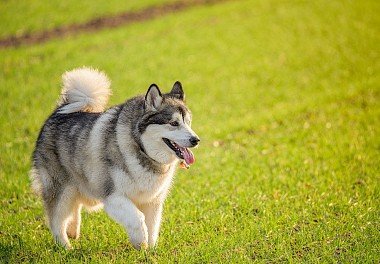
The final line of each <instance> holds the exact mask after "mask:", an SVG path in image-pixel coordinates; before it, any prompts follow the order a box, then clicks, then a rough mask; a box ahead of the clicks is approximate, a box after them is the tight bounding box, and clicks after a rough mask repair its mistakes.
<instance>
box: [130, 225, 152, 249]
mask: <svg viewBox="0 0 380 264" xmlns="http://www.w3.org/2000/svg"><path fill="white" fill-rule="evenodd" d="M128 235H129V239H130V241H131V243H132V245H133V247H134V248H136V249H146V248H147V247H148V228H147V227H146V225H145V222H142V223H140V224H139V225H138V226H136V227H134V228H130V229H129V232H128Z"/></svg>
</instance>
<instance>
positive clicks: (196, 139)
mask: <svg viewBox="0 0 380 264" xmlns="http://www.w3.org/2000/svg"><path fill="white" fill-rule="evenodd" d="M199 141H201V140H200V139H199V138H198V137H191V138H190V143H191V145H193V147H194V146H196V145H198V142H199Z"/></svg>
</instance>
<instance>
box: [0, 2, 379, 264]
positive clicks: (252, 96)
mask: <svg viewBox="0 0 380 264" xmlns="http://www.w3.org/2000/svg"><path fill="white" fill-rule="evenodd" d="M73 4H74V2H73ZM101 8H102V7H101V4H100V3H99V9H101ZM119 11H122V10H119ZM14 12H15V11H14ZM379 13H380V4H379V2H378V1H327V0H326V1H325V0H319V1H291V0H281V1H275V0H255V1H229V2H224V3H219V4H216V5H211V6H201V7H199V6H198V7H196V8H193V9H189V10H187V11H184V12H180V13H176V14H171V15H166V16H163V17H160V18H156V19H154V20H151V21H146V22H141V23H136V24H133V25H129V26H125V27H120V28H117V29H112V30H103V31H99V32H96V33H91V34H90V33H88V34H81V35H78V36H73V37H70V38H65V39H55V40H52V41H50V42H48V43H45V44H41V45H35V46H29V47H20V48H8V49H2V50H0V131H1V134H0V135H1V136H0V148H1V149H0V202H1V207H0V262H9V263H15V262H16V263H17V262H25V263H30V262H38V263H52V262H64V263H66V262H68V263H77V262H91V263H110V262H119V263H134V262H140V263H141V262H148V263H168V262H179V263H207V262H212V263H237V262H242V263H243V262H259V263H261V262H264V263H268V262H269V263H279V262H293V263H299V262H304V263H317V262H322V263H334V262H338V263H354V262H359V263H378V262H379V260H380V253H379V252H380V231H379V230H380V223H379V216H380V208H379V198H380V197H379V196H380V188H379V185H380V184H379V183H380V165H379V164H380V155H379V151H380V136H379V133H380V129H379V126H380V107H379V99H380V87H379V86H380V77H379V70H380V67H379V66H380V63H379V59H380V58H379V52H380V48H379V43H380V30H379V28H380V16H379ZM67 16H68V17H69V15H67ZM31 20H32V21H33V20H34V19H33V18H31ZM67 21H73V20H70V18H68V20H67ZM0 25H1V26H2V27H6V25H4V24H3V23H1V22H0ZM4 30H5V29H4ZM9 32H11V31H9ZM12 32H13V31H12ZM82 65H87V66H93V67H97V68H99V69H102V70H104V71H105V72H106V73H107V74H108V75H109V76H110V78H111V79H112V88H113V96H112V98H111V102H110V103H111V104H116V103H120V102H122V101H123V100H125V99H126V98H128V97H130V96H133V95H136V94H139V93H140V94H142V93H145V92H146V89H147V88H148V86H149V85H150V84H151V83H157V84H158V85H159V86H160V87H161V88H162V89H163V90H164V91H168V90H169V89H170V87H171V85H172V84H173V82H174V81H176V80H180V81H181V82H182V83H183V85H184V89H185V92H186V93H187V102H188V105H189V106H190V108H191V109H192V111H193V117H194V119H193V128H194V130H195V131H196V132H197V133H198V134H199V135H200V137H201V138H202V142H201V145H200V147H199V148H198V149H196V150H195V151H194V153H195V156H196V163H195V164H194V165H193V166H192V167H191V168H190V170H178V173H177V176H176V179H175V183H174V185H173V187H172V191H171V194H170V196H169V197H168V199H167V202H166V205H165V212H164V220H163V223H162V229H161V233H160V238H159V243H158V247H157V248H156V249H154V250H148V251H136V250H134V249H133V248H132V246H131V244H130V243H129V242H128V237H127V234H126V233H125V231H124V230H123V228H122V227H121V226H119V225H118V224H116V223H115V222H113V221H112V220H110V219H109V218H108V217H107V216H106V214H104V213H102V212H101V213H96V214H88V213H86V212H84V213H83V222H82V233H81V238H80V240H78V241H75V242H73V246H74V248H75V249H74V250H72V251H66V250H64V249H62V248H61V247H59V246H57V245H54V243H53V239H52V236H51V234H50V232H49V230H48V229H47V227H46V225H45V223H44V216H43V210H42V204H41V201H40V199H39V198H38V197H36V196H35V195H34V194H33V192H32V191H31V189H30V186H29V179H28V171H29V169H30V158H31V153H32V151H33V147H34V143H35V140H36V138H37V135H38V132H39V129H40V127H41V125H42V123H43V122H44V120H45V119H46V118H47V116H48V115H49V114H50V112H51V111H52V109H53V108H54V106H55V102H56V101H57V99H58V96H59V93H60V76H61V74H62V73H63V72H64V71H66V70H69V69H72V68H74V67H78V66H82Z"/></svg>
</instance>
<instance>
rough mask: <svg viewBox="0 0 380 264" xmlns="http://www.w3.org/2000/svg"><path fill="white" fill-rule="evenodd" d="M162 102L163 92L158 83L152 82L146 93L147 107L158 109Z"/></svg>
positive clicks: (147, 108) (148, 108)
mask: <svg viewBox="0 0 380 264" xmlns="http://www.w3.org/2000/svg"><path fill="white" fill-rule="evenodd" d="M161 103H162V94H161V91H160V89H159V88H158V86H157V85H155V84H152V85H151V86H150V87H149V89H148V92H147V93H146V95H145V109H146V110H152V111H156V110H157V109H158V108H159V107H160V105H161Z"/></svg>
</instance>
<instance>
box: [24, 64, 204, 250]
mask: <svg viewBox="0 0 380 264" xmlns="http://www.w3.org/2000/svg"><path fill="white" fill-rule="evenodd" d="M109 86H110V81H109V80H108V78H107V76H106V75H105V74H104V73H102V72H99V71H97V70H94V69H89V68H79V69H75V70H73V71H70V72H67V73H65V74H64V75H63V89H62V94H61V98H60V101H59V104H58V106H57V108H56V109H55V111H54V112H53V113H52V114H51V115H50V117H49V118H48V119H47V120H46V122H45V124H44V125H43V127H42V129H41V132H40V134H39V137H38V140H37V143H36V147H35V150H34V153H33V167H32V170H31V179H32V185H33V188H34V190H35V191H36V192H37V193H38V194H40V195H41V196H42V199H43V203H44V209H45V212H46V216H47V222H48V225H49V227H50V229H51V232H52V233H53V236H54V238H55V239H56V241H57V242H59V243H60V244H62V245H63V246H65V247H66V248H71V245H70V242H69V239H68V238H78V237H79V233H80V224H81V209H82V206H84V207H86V208H88V209H90V210H92V209H97V208H101V207H102V206H104V210H105V211H106V213H107V214H108V215H109V216H110V217H111V218H113V219H114V220H115V221H117V222H118V223H120V224H121V225H122V226H123V227H124V228H125V229H126V231H127V232H128V235H129V239H130V241H131V243H132V244H133V246H134V247H135V248H137V249H139V248H146V247H148V246H155V244H156V242H157V238H158V233H159V228H160V222H161V215H162V210H163V203H164V200H165V198H166V196H167V194H168V191H169V188H170V186H171V184H172V180H173V174H174V172H175V168H176V166H177V164H178V162H179V161H180V162H182V163H186V161H187V163H192V162H194V159H193V156H192V153H191V151H190V150H189V149H188V148H191V147H195V146H196V145H197V144H198V142H199V138H198V136H197V135H196V134H195V132H194V131H193V130H192V129H191V113H190V111H189V109H188V108H187V107H186V106H185V103H184V97H185V96H184V92H183V89H182V86H181V84H180V83H179V82H176V83H175V84H174V86H173V88H172V90H171V92H169V93H167V94H161V92H160V90H159V88H158V87H157V85H155V84H152V85H151V86H150V87H149V89H148V92H147V93H146V95H145V96H136V97H134V98H132V99H129V100H127V101H126V102H124V103H122V104H120V105H117V106H113V107H111V108H109V109H108V110H105V111H104V109H105V106H106V104H107V101H108V97H109V95H110V89H109ZM186 165H190V164H186Z"/></svg>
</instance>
